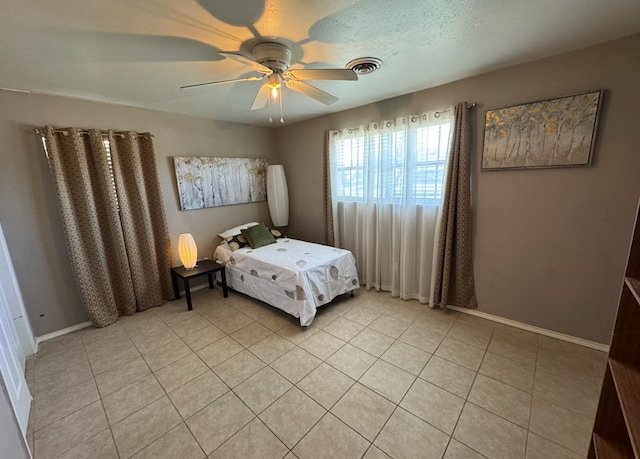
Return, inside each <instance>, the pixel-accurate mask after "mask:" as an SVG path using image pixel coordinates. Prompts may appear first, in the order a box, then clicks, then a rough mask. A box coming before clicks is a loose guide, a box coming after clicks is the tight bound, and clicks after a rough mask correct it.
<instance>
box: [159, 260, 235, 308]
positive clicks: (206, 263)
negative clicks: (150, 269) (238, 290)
mask: <svg viewBox="0 0 640 459" xmlns="http://www.w3.org/2000/svg"><path fill="white" fill-rule="evenodd" d="M218 271H220V277H221V278H222V295H223V296H224V297H225V298H227V297H228V296H229V292H228V290H227V276H226V275H225V272H224V265H220V264H218V263H216V262H215V261H213V260H201V261H199V262H198V264H197V265H196V266H195V267H194V268H191V269H187V268H185V267H184V266H178V267H176V268H171V281H172V282H173V293H174V295H175V297H176V299H179V298H180V289H179V287H178V277H180V278H181V279H182V280H184V293H185V295H186V297H187V310H189V311H191V309H193V308H192V307H191V289H190V288H189V279H193V278H194V277H199V276H204V275H205V274H206V275H207V276H208V277H209V288H213V286H214V283H213V273H215V272H218Z"/></svg>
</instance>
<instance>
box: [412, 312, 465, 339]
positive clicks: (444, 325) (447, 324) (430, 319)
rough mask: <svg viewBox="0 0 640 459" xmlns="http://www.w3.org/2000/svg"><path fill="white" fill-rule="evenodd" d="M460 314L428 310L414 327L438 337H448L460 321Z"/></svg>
mask: <svg viewBox="0 0 640 459" xmlns="http://www.w3.org/2000/svg"><path fill="white" fill-rule="evenodd" d="M458 315H459V313H458V312H455V311H451V310H449V309H431V308H429V309H427V310H426V311H424V312H423V313H422V314H420V315H419V316H418V318H417V319H416V320H415V321H414V322H413V324H412V325H414V326H416V327H418V328H421V329H423V330H426V331H428V332H431V333H435V334H437V335H442V336H444V335H446V334H447V333H448V332H449V330H450V329H451V327H452V326H453V324H454V323H455V322H456V320H457V319H458Z"/></svg>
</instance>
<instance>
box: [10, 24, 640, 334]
mask: <svg viewBox="0 0 640 459" xmlns="http://www.w3.org/2000/svg"><path fill="white" fill-rule="evenodd" d="M638 49H640V35H636V36H634V37H630V38H627V39H623V40H618V41H615V42H611V43H608V44H604V45H600V46H596V47H592V48H588V49H585V50H582V51H578V52H573V53H569V54H564V55H560V56H556V57H552V58H548V59H544V60H541V61H538V62H533V63H530V64H526V65H521V66H516V67H512V68H509V69H506V70H502V71H498V72H493V73H490V74H486V75H482V76H479V77H475V78H470V79H467V80H463V81H459V82H456V83H452V84H449V85H445V86H441V87H438V88H434V89H430V90H425V91H421V92H417V93H413V94H408V95H406V96H402V97H398V98H394V99H390V100H386V101H381V102H378V103H374V104H370V105H367V106H364V107H360V108H357V109H353V110H349V111H345V112H341V113H337V114H334V115H331V116H326V117H322V118H318V119H315V120H311V121H308V122H301V123H297V124H293V125H290V126H285V127H283V128H279V129H277V130H271V129H268V128H259V127H250V126H244V125H239V124H231V123H225V122H218V121H212V120H207V119H200V118H193V117H188V116H182V115H174V114H167V113H161V112H154V111H150V110H142V109H136V108H130V107H122V106H115V105H107V104H99V103H92V102H86V101H80V100H74V99H68V98H61V97H52V96H43V95H28V94H19V93H12V92H7V91H1V90H0V106H1V107H2V111H1V112H0V158H1V159H2V166H1V167H0V219H1V221H2V225H3V228H4V229H5V233H6V238H7V242H8V245H9V250H10V252H11V256H12V259H13V261H14V264H15V269H16V274H17V277H18V281H19V283H20V286H21V289H22V292H23V296H24V300H25V305H26V307H27V311H28V313H29V318H30V320H31V323H32V326H33V328H34V332H35V334H36V335H39V336H40V335H43V334H45V333H49V332H51V331H55V330H59V329H61V328H64V327H68V326H70V325H74V324H77V323H80V322H83V321H85V320H86V316H85V314H84V312H83V310H82V307H81V305H80V302H79V298H78V294H77V290H76V289H75V286H74V283H73V279H72V275H71V270H70V266H69V261H68V257H67V254H66V249H65V245H64V239H63V235H62V230H61V225H60V220H59V217H58V211H57V207H56V203H55V199H54V197H53V196H54V195H53V186H52V183H51V178H50V174H49V171H48V166H47V163H46V160H45V158H44V154H43V152H42V149H41V147H40V145H39V143H38V142H39V140H38V137H37V136H35V135H34V133H33V131H32V129H33V127H36V126H43V125H45V124H50V125H53V126H57V127H63V126H78V127H84V128H94V127H95V128H102V129H107V128H111V129H116V130H125V129H130V130H136V131H151V132H152V133H153V134H154V135H155V146H156V152H157V160H158V167H159V172H160V180H161V182H162V189H163V196H164V200H165V207H166V210H167V218H168V222H169V231H170V234H171V237H172V241H173V242H174V259H175V260H176V264H177V256H176V253H175V242H176V240H177V236H178V234H179V233H181V232H185V231H190V232H192V233H193V235H194V237H195V238H196V241H197V243H198V247H199V254H200V257H202V256H211V253H212V251H213V249H214V243H215V242H216V237H215V234H216V233H217V232H218V231H220V230H222V229H225V228H228V227H230V226H233V225H235V224H239V223H243V222H245V221H249V220H257V221H266V222H268V221H269V214H268V208H267V206H266V203H257V204H244V205H239V206H228V207H221V208H214V209H203V210H194V211H187V212H181V211H179V205H178V199H177V192H176V186H175V177H174V174H173V167H172V160H171V157H172V156H175V155H186V156H230V157H231V156H236V157H265V158H267V159H268V160H269V161H270V162H274V163H278V162H279V163H282V164H284V166H285V170H286V173H287V178H288V185H289V191H290V206H291V217H290V225H289V228H288V232H289V233H290V234H291V235H292V236H294V237H299V238H302V239H307V240H312V241H317V242H324V221H323V212H322V186H323V185H322V139H323V132H324V131H325V130H326V129H336V128H342V127H349V126H356V125H358V124H361V123H366V122H370V121H376V120H380V119H389V118H394V117H395V116H398V115H404V114H410V113H421V112H423V111H427V110H433V109H440V108H443V107H447V106H449V105H451V104H454V103H456V102H459V101H463V100H466V101H469V102H477V103H479V107H478V108H476V109H475V111H474V117H475V120H474V133H473V135H474V141H475V144H476V146H477V152H476V155H479V152H480V151H481V147H482V136H481V134H482V132H481V131H482V124H483V116H484V110H486V109H487V108H496V107H500V106H505V105H511V104H517V103H523V102H529V101H534V100H541V99H546V98H552V97H560V96H564V95H568V94H573V93H577V92H582V91H587V90H592V89H598V88H602V89H605V90H606V94H605V98H604V103H603V107H602V112H601V120H600V126H599V132H598V140H597V148H596V153H595V160H594V164H593V166H592V167H589V168H575V169H549V170H529V171H500V172H480V169H479V162H478V156H476V158H475V159H474V165H473V167H474V175H473V191H474V197H475V201H474V208H473V211H474V214H475V227H474V244H475V246H474V252H475V273H476V284H477V292H478V299H479V302H480V310H481V311H485V312H488V313H491V314H496V315H499V316H502V317H505V318H510V319H514V320H518V321H522V322H525V323H528V324H531V325H535V326H539V327H544V328H547V329H550V330H555V331H559V332H562V333H568V334H571V335H574V336H578V337H582V338H585V339H590V340H594V341H598V342H603V343H606V342H608V341H609V337H610V333H611V326H612V323H613V316H614V314H615V309H616V304H617V297H618V294H619V291H620V285H621V276H622V274H623V270H624V263H625V258H626V252H627V249H628V243H629V240H630V236H631V225H632V220H633V216H634V212H635V208H636V205H637V202H638V196H639V195H640V180H639V171H640V154H639V152H638V149H639V148H640V147H638V145H640V130H638V129H637V123H638V117H637V115H635V113H636V112H637V110H638V109H640V90H639V88H638V81H640V59H639V58H638V57H639V56H638ZM363 78H366V76H365V77H363Z"/></svg>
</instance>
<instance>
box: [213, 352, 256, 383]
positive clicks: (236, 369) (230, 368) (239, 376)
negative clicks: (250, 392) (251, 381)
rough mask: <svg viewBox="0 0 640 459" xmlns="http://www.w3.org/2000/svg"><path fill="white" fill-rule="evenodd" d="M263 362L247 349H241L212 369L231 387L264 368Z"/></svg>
mask: <svg viewBox="0 0 640 459" xmlns="http://www.w3.org/2000/svg"><path fill="white" fill-rule="evenodd" d="M264 366H265V363H264V362H263V361H262V360H260V359H259V358H258V357H256V356H255V355H253V354H252V353H251V352H249V351H242V352H240V353H238V354H236V355H234V356H233V357H231V358H230V359H229V360H225V361H224V362H222V363H221V364H220V365H217V366H215V367H213V371H214V373H215V374H217V375H218V376H219V377H220V379H222V380H223V381H224V382H225V383H226V384H227V385H228V386H229V387H231V388H233V387H235V386H237V385H238V384H240V383H241V382H242V381H244V380H245V379H247V378H248V377H249V376H252V375H253V374H255V373H257V372H258V371H259V370H261V369H262V368H264Z"/></svg>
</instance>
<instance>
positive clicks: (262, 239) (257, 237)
mask: <svg viewBox="0 0 640 459" xmlns="http://www.w3.org/2000/svg"><path fill="white" fill-rule="evenodd" d="M242 235H243V236H244V237H246V238H247V241H249V245H250V246H251V248H252V249H257V248H258V247H262V246H263V245H269V244H275V242H276V239H275V238H274V237H273V234H271V232H270V231H269V229H268V228H267V227H266V226H264V224H263V223H260V224H259V225H255V226H252V227H250V228H247V229H243V230H242Z"/></svg>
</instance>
